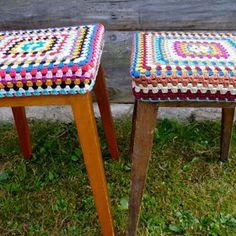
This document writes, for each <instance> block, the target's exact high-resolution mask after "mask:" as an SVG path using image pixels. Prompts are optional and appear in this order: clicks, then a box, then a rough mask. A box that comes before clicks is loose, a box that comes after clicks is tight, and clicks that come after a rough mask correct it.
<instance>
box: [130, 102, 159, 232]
mask: <svg viewBox="0 0 236 236" xmlns="http://www.w3.org/2000/svg"><path fill="white" fill-rule="evenodd" d="M156 114H157V109H156V106H155V104H153V103H144V102H139V101H137V111H136V120H135V122H134V125H135V135H134V141H133V144H134V146H133V152H132V170H131V192H130V197H129V216H128V229H127V236H134V235H136V229H137V225H138V219H139V212H140V205H141V201H142V196H143V190H144V185H145V182H146V176H147V171H148V162H149V159H150V156H151V150H152V143H153V132H154V129H155V126H156Z"/></svg>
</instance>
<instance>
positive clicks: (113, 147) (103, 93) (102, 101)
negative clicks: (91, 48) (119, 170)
mask: <svg viewBox="0 0 236 236" xmlns="http://www.w3.org/2000/svg"><path fill="white" fill-rule="evenodd" d="M94 92H95V95H96V98H97V103H98V107H99V110H100V114H101V119H102V123H103V127H104V130H105V135H106V139H107V142H108V148H109V151H110V154H111V157H112V158H113V159H118V158H119V152H118V146H117V139H116V134H115V129H114V125H113V121H112V114H111V109H110V104H109V99H108V93H107V89H106V83H105V79H104V75H103V70H102V67H101V66H100V67H99V71H98V75H97V79H96V83H95V85H94Z"/></svg>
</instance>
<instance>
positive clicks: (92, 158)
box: [71, 93, 114, 236]
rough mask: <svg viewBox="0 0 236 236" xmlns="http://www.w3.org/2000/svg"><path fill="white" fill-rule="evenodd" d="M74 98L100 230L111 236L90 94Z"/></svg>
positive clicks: (108, 210)
mask: <svg viewBox="0 0 236 236" xmlns="http://www.w3.org/2000/svg"><path fill="white" fill-rule="evenodd" d="M76 97H77V96H75V98H74V99H73V100H71V105H72V110H73V114H74V119H75V124H76V127H77V130H78V135H79V140H80V145H81V147H82V151H83V157H84V161H85V165H86V169H87V173H88V177H89V181H90V185H91V187H92V191H93V195H94V200H95V205H96V208H97V213H98V217H99V220H100V224H101V229H102V232H103V235H104V236H112V235H114V229H113V223H112V216H111V209H110V203H109V198H108V193H107V185H106V178H105V174H104V169H103V160H102V155H101V149H100V144H99V139H98V133H97V126H96V122H95V118H94V112H93V105H92V98H91V94H90V93H88V94H85V95H82V96H81V95H80V97H79V99H78V97H77V98H76Z"/></svg>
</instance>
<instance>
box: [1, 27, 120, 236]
mask: <svg viewBox="0 0 236 236" xmlns="http://www.w3.org/2000/svg"><path fill="white" fill-rule="evenodd" d="M0 39H1V41H0V68H1V69H0V97H1V98H0V106H1V107H12V111H13V115H14V119H15V123H16V128H17V132H18V135H19V141H20V146H21V149H22V152H23V155H24V157H25V159H29V158H30V157H31V155H32V147H31V142H30V133H29V128H28V125H27V120H26V115H25V109H24V106H45V105H70V106H71V107H72V111H73V114H74V119H75V124H76V127H77V130H78V135H79V141H80V144H81V147H82V151H83V157H84V161H85V165H86V168H87V172H88V177H89V180H90V184H91V187H92V191H93V195H94V200H95V204H96V208H97V212H98V216H99V220H100V224H101V229H102V232H103V235H107V236H110V235H114V229H113V223H112V216H111V210H110V203H109V197H108V192H107V186H106V179H105V175H104V169H103V160H102V155H101V150H100V143H99V138H98V133H97V127H96V122H95V117H94V111H93V104H92V98H91V92H90V91H91V90H92V89H93V86H94V91H95V95H96V97H97V102H98V106H99V109H100V113H101V118H102V122H103V125H104V128H105V135H106V138H107V141H108V146H109V150H110V153H111V156H112V158H113V159H117V158H118V148H117V143H116V137H115V130H114V127H113V123H112V116H111V111H110V106H109V101H108V94H107V91H106V86H105V80H104V76H103V72H102V68H101V66H100V67H99V62H100V58H101V53H102V46H103V41H104V28H103V26H102V25H100V24H98V25H85V26H74V27H64V28H51V29H40V30H26V31H9V32H1V33H0ZM97 71H98V76H97V81H96V83H95V79H96V75H97Z"/></svg>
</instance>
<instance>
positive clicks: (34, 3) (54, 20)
mask: <svg viewBox="0 0 236 236" xmlns="http://www.w3.org/2000/svg"><path fill="white" fill-rule="evenodd" d="M0 9H1V17H0V29H16V28H38V27H48V26H62V25H71V24H81V23H92V22H101V23H103V24H104V25H105V26H106V28H107V29H109V30H129V31H130V30H140V29H143V30H163V29H164V30H166V29H171V30H173V29H179V30H181V29H212V30H213V29H216V30H218V29H223V30H232V29H236V1H235V0H146V1H143V0H131V1H128V0H67V1H65V0H1V1H0Z"/></svg>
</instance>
